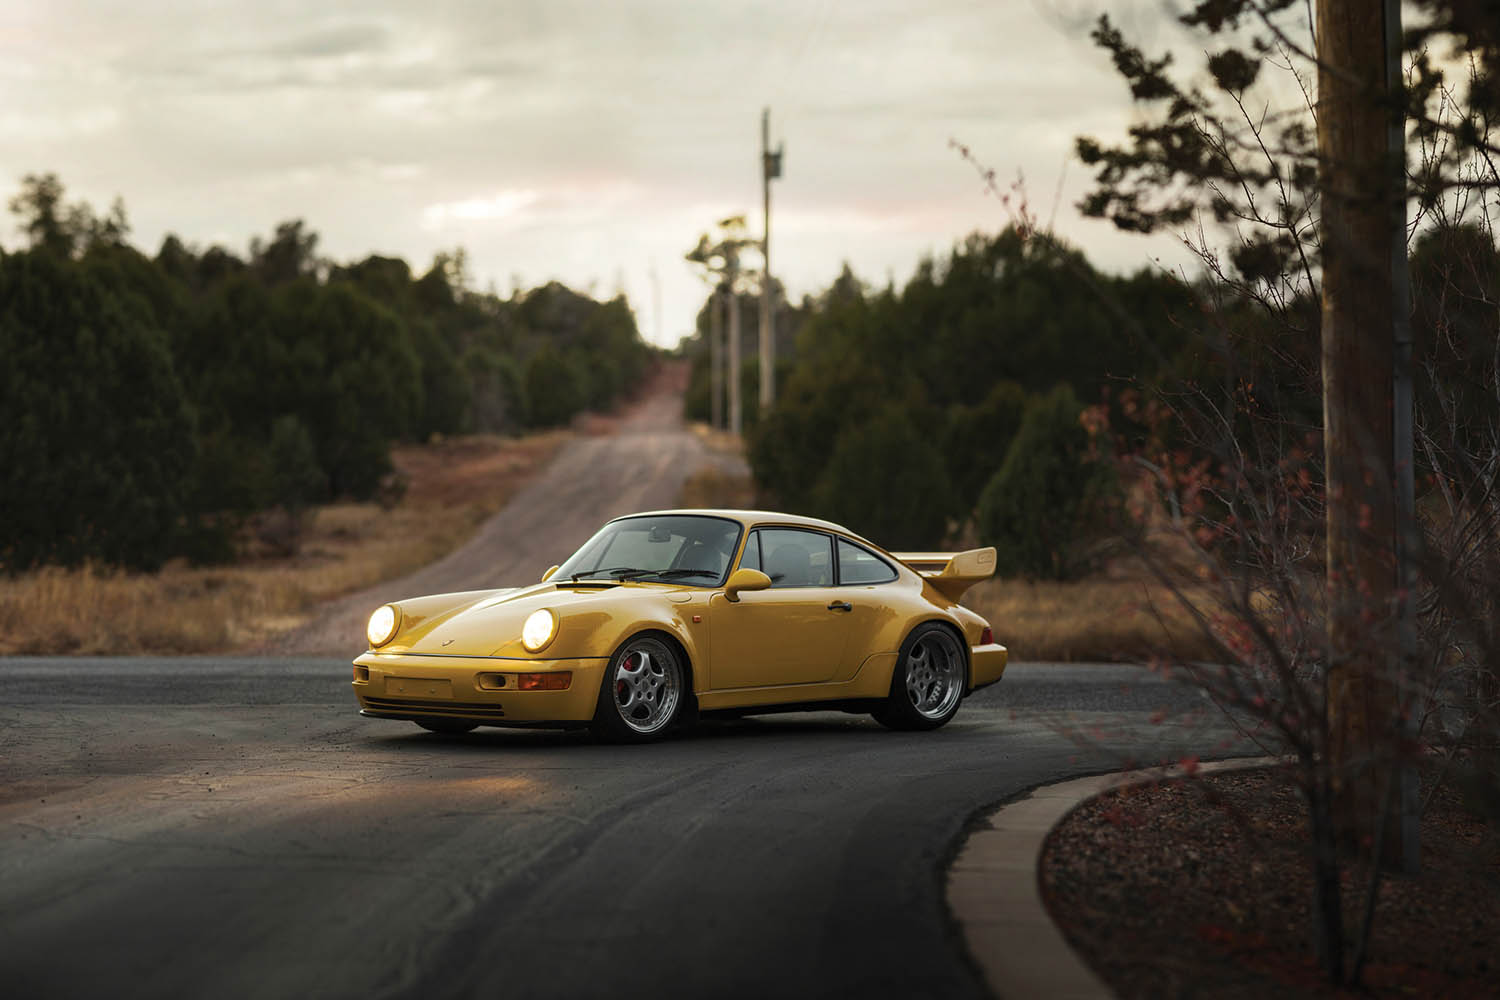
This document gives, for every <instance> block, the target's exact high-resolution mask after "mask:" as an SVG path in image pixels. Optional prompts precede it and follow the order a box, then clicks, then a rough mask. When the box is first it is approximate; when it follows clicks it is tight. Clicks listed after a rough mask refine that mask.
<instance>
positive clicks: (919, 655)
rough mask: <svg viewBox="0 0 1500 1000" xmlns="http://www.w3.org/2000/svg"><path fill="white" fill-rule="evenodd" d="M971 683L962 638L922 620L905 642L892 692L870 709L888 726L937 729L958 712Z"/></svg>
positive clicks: (881, 722)
mask: <svg viewBox="0 0 1500 1000" xmlns="http://www.w3.org/2000/svg"><path fill="white" fill-rule="evenodd" d="M968 683H969V657H968V651H967V650H966V649H965V648H964V643H963V641H962V640H961V639H959V637H958V636H957V635H956V634H955V633H954V631H953V630H952V629H950V628H948V627H947V626H946V625H940V624H938V623H937V622H923V623H922V624H921V625H918V626H917V627H916V628H914V629H912V630H911V634H910V635H908V636H907V637H906V641H905V642H903V643H902V644H901V654H900V655H899V656H898V657H897V658H896V669H895V670H894V671H892V672H891V690H890V693H889V694H888V695H887V696H886V699H885V702H884V703H882V704H881V706H880V707H879V708H877V709H875V711H873V712H871V713H870V714H871V715H873V716H874V717H875V721H876V722H879V723H880V724H881V725H882V726H885V727H886V728H887V729H899V730H907V731H910V730H927V729H936V728H938V727H939V726H943V725H947V723H948V720H949V719H951V718H953V716H955V715H956V714H958V706H959V705H960V704H962V702H963V699H964V692H965V691H966V690H967V689H968Z"/></svg>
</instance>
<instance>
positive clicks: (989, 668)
mask: <svg viewBox="0 0 1500 1000" xmlns="http://www.w3.org/2000/svg"><path fill="white" fill-rule="evenodd" d="M1009 660H1010V651H1009V650H1007V649H1006V648H1005V647H1004V646H1002V645H1000V644H999V643H998V642H992V643H990V644H988V645H985V646H971V647H970V648H969V662H970V664H971V665H972V673H973V686H972V687H971V688H970V690H971V691H978V690H979V689H980V688H982V687H986V686H988V685H990V684H993V683H995V682H996V681H998V680H999V679H1000V677H1001V675H1002V674H1004V673H1005V664H1006V663H1007V662H1009Z"/></svg>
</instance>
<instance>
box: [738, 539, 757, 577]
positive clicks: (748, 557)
mask: <svg viewBox="0 0 1500 1000" xmlns="http://www.w3.org/2000/svg"><path fill="white" fill-rule="evenodd" d="M740 569H760V532H758V531H752V532H750V539H749V541H747V542H745V554H744V555H742V556H740Z"/></svg>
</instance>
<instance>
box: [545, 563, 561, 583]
mask: <svg viewBox="0 0 1500 1000" xmlns="http://www.w3.org/2000/svg"><path fill="white" fill-rule="evenodd" d="M558 569H559V567H557V566H553V567H552V568H551V569H549V570H548V571H547V572H545V573H543V574H542V582H543V583H546V582H547V581H548V580H550V579H552V574H553V573H556V572H557V571H558Z"/></svg>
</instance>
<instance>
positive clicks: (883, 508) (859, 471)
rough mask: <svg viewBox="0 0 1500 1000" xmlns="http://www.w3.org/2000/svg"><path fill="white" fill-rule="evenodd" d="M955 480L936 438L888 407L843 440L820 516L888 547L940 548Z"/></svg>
mask: <svg viewBox="0 0 1500 1000" xmlns="http://www.w3.org/2000/svg"><path fill="white" fill-rule="evenodd" d="M949 497H950V487H949V485H948V475H947V472H946V471H945V470H944V468H943V459H942V456H941V455H940V454H939V452H938V449H937V447H936V445H935V444H934V443H933V441H932V439H931V438H930V437H923V436H922V435H920V434H919V433H918V432H917V428H916V427H915V426H914V425H913V422H912V421H911V420H910V419H909V418H908V415H907V411H905V410H903V409H899V408H897V407H888V408H886V409H884V410H882V411H880V412H879V413H878V414H876V416H875V417H874V418H872V419H870V420H867V421H862V422H860V423H856V424H851V425H850V426H849V427H848V428H846V429H845V431H844V432H843V433H842V434H840V435H839V437H838V440H837V442H836V443H835V445H834V448H833V454H832V456H831V457H830V458H829V459H828V461H827V464H826V466H825V467H824V470H823V473H822V475H821V476H819V477H818V482H817V485H816V486H815V487H814V489H813V498H812V508H813V512H814V513H816V514H817V515H819V516H822V517H826V518H828V519H829V520H832V521H837V522H839V523H840V524H843V525H845V526H846V527H848V528H851V529H852V530H854V531H857V532H859V533H860V534H862V535H865V536H866V537H868V538H870V539H871V540H873V541H875V542H878V543H879V544H880V545H882V546H885V547H887V548H896V549H921V548H929V547H932V546H935V545H937V544H938V543H939V542H941V541H942V539H943V535H944V534H945V533H946V528H947V518H946V517H945V516H944V511H946V510H948V509H949V507H950V506H951V500H950V499H949Z"/></svg>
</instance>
